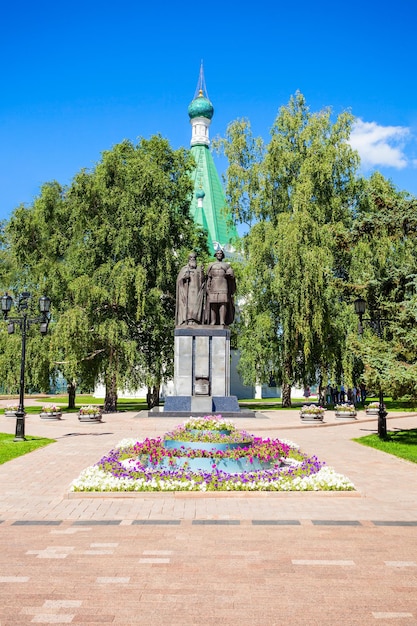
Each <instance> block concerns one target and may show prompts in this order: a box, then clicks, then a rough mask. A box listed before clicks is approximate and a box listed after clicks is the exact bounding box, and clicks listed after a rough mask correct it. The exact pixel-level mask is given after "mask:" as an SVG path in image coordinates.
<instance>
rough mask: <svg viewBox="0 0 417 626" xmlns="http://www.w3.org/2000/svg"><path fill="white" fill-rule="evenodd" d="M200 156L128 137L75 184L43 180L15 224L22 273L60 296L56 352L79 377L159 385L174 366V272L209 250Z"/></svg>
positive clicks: (14, 247) (110, 386) (109, 405)
mask: <svg viewBox="0 0 417 626" xmlns="http://www.w3.org/2000/svg"><path fill="white" fill-rule="evenodd" d="M193 165H194V163H193V161H192V158H191V157H190V155H189V153H187V152H186V151H185V150H177V151H174V150H172V148H171V147H170V146H169V143H168V142H167V141H166V140H165V139H163V138H161V137H160V136H155V137H152V138H151V139H149V140H145V139H141V140H140V141H139V142H138V144H137V145H133V144H132V143H131V142H129V141H124V142H122V143H120V144H118V145H116V146H114V147H113V149H112V150H109V151H106V152H104V153H103V154H102V158H101V160H100V161H99V162H98V163H97V165H96V166H95V167H94V168H93V169H92V170H91V171H87V170H82V171H81V172H79V173H78V174H77V175H76V176H75V177H74V179H73V181H72V183H71V185H70V186H69V187H68V188H67V189H63V188H62V187H60V186H59V185H58V183H51V184H48V185H45V186H44V187H43V188H42V191H41V195H40V197H39V198H37V199H36V200H35V202H34V204H33V206H32V207H30V208H29V209H23V208H20V209H18V210H17V211H16V212H15V213H14V215H13V216H12V219H11V221H10V224H9V226H8V236H9V241H10V248H11V254H12V256H13V255H14V257H15V258H16V259H17V258H19V259H20V262H21V263H20V272H19V276H20V280H21V281H22V282H25V281H27V280H30V281H31V283H32V284H33V285H35V286H36V288H37V289H45V290H46V291H48V294H49V295H50V297H51V299H52V301H53V304H54V321H55V324H54V333H53V338H52V340H51V354H52V355H53V360H54V362H55V364H56V367H57V368H58V369H60V370H61V371H62V372H63V373H64V375H65V376H66V378H67V379H68V380H69V381H70V382H71V383H73V384H76V383H77V382H78V381H80V380H82V381H83V382H84V385H85V384H91V385H93V384H94V382H95V381H97V379H98V378H101V379H102V380H104V383H105V386H106V399H105V410H115V409H116V406H117V390H118V389H122V388H126V387H137V386H138V385H144V384H145V385H147V386H148V387H156V388H158V389H159V385H160V384H161V381H162V380H163V379H164V378H165V377H169V375H170V374H172V359H173V355H172V352H173V347H172V334H173V324H174V307H175V279H176V275H177V273H178V269H179V266H180V264H181V263H183V260H184V257H185V255H186V254H187V253H188V252H189V250H190V249H192V248H196V249H201V250H206V248H205V235H204V234H203V233H201V232H200V231H198V230H197V229H196V227H195V226H194V223H193V221H192V219H191V217H190V214H189V200H190V194H191V190H192V183H191V180H190V176H189V174H190V171H191V168H192V167H193Z"/></svg>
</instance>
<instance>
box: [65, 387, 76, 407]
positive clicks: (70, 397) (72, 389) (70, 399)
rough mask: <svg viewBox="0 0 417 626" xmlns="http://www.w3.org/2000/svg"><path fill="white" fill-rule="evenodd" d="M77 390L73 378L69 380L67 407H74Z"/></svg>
mask: <svg viewBox="0 0 417 626" xmlns="http://www.w3.org/2000/svg"><path fill="white" fill-rule="evenodd" d="M76 390H77V383H76V382H75V380H73V381H71V382H70V383H68V385H67V392H68V408H69V409H75V392H76Z"/></svg>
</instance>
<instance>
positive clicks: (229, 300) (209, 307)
mask: <svg viewBox="0 0 417 626" xmlns="http://www.w3.org/2000/svg"><path fill="white" fill-rule="evenodd" d="M214 256H215V257H216V259H217V260H216V261H214V262H213V263H210V265H209V266H208V268H207V276H206V323H207V324H210V326H229V325H230V324H231V323H232V322H233V320H234V318H235V306H234V299H233V296H234V293H235V291H236V280H235V274H234V271H233V268H232V266H231V265H230V263H226V262H225V261H224V260H223V259H224V252H223V250H222V249H221V248H220V249H219V250H217V251H216V253H215V255H214Z"/></svg>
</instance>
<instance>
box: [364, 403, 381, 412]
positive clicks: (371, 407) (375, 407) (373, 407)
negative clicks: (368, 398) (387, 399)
mask: <svg viewBox="0 0 417 626" xmlns="http://www.w3.org/2000/svg"><path fill="white" fill-rule="evenodd" d="M382 408H383V410H384V411H385V404H383V405H382ZM365 413H366V414H367V415H379V402H370V403H369V404H368V406H367V407H366V410H365Z"/></svg>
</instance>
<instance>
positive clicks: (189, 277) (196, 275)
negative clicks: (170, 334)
mask: <svg viewBox="0 0 417 626" xmlns="http://www.w3.org/2000/svg"><path fill="white" fill-rule="evenodd" d="M204 286H205V280H204V270H203V268H202V266H201V265H199V266H197V255H196V253H195V252H191V253H190V254H189V255H188V264H187V265H185V266H184V267H183V268H182V269H181V270H180V272H179V274H178V278H177V299H176V307H175V324H176V326H181V325H199V324H203V323H204V321H203V311H204Z"/></svg>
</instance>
